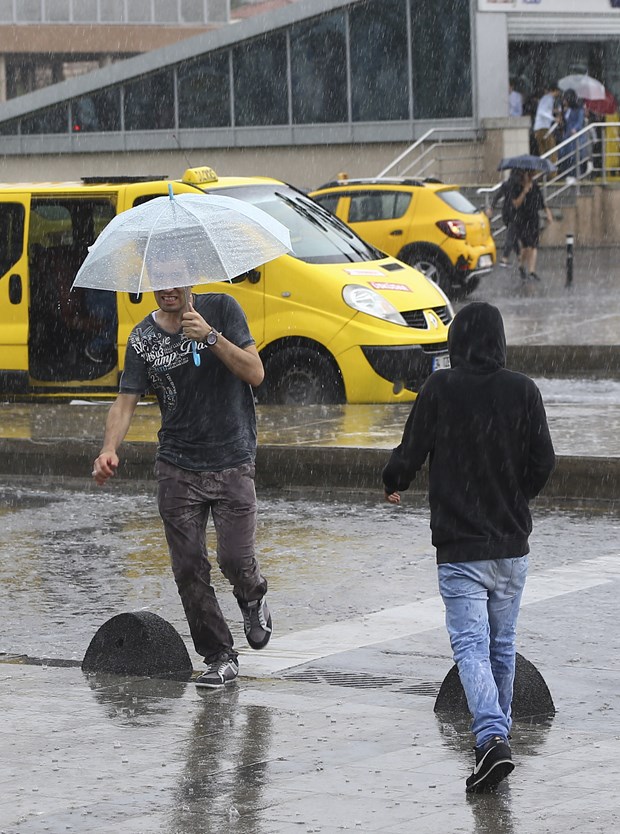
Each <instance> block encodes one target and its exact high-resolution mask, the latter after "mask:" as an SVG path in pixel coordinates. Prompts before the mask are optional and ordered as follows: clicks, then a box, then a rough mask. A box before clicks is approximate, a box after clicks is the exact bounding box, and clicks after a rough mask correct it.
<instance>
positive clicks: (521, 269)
mask: <svg viewBox="0 0 620 834" xmlns="http://www.w3.org/2000/svg"><path fill="white" fill-rule="evenodd" d="M519 275H520V276H521V280H522V281H523V283H525V282H526V281H527V272H526V271H525V267H524V266H520V267H519Z"/></svg>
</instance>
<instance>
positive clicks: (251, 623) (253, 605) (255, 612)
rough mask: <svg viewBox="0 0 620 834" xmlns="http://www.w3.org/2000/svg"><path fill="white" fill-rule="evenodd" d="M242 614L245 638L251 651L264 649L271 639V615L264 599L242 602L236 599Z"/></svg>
mask: <svg viewBox="0 0 620 834" xmlns="http://www.w3.org/2000/svg"><path fill="white" fill-rule="evenodd" d="M237 602H238V603H239V608H240V609H241V613H242V614H243V630H244V631H245V637H246V640H247V641H248V643H249V644H250V646H251V647H252V648H253V649H264V648H265V646H266V645H267V643H268V642H269V639H270V638H271V630H272V629H271V614H270V613H269V609H268V608H267V603H266V602H265V598H264V597H263V598H262V599H254V600H252V601H251V602H244V601H243V600H241V599H238V600H237Z"/></svg>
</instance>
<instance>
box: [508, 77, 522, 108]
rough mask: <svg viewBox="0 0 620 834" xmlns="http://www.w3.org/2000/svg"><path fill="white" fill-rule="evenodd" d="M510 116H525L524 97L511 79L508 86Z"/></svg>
mask: <svg viewBox="0 0 620 834" xmlns="http://www.w3.org/2000/svg"><path fill="white" fill-rule="evenodd" d="M508 115H509V116H522V115H523V95H522V94H521V93H520V92H519V90H517V89H516V87H515V82H514V81H513V80H512V78H511V79H510V84H509V85H508Z"/></svg>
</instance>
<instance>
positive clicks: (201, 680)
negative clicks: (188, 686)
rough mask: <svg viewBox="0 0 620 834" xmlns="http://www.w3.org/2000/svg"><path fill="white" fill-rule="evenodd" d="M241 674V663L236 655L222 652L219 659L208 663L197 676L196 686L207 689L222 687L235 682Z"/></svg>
mask: <svg viewBox="0 0 620 834" xmlns="http://www.w3.org/2000/svg"><path fill="white" fill-rule="evenodd" d="M238 674H239V664H238V663H237V659H236V658H235V657H231V656H230V655H228V654H221V655H220V656H219V658H217V660H213V661H211V662H210V663H207V668H206V669H205V671H204V672H203V673H202V675H200V676H199V677H197V678H196V680H195V681H194V683H195V684H196V686H202V687H206V688H207V689H221V688H223V687H224V686H226V685H227V684H229V683H233V681H235V680H236V679H237V675H238Z"/></svg>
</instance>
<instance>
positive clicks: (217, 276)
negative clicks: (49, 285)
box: [73, 185, 291, 293]
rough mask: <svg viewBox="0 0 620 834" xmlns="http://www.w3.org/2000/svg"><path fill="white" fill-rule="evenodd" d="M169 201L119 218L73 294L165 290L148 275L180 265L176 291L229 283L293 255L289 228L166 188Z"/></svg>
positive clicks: (238, 205) (223, 200) (239, 204)
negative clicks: (84, 289) (85, 290)
mask: <svg viewBox="0 0 620 834" xmlns="http://www.w3.org/2000/svg"><path fill="white" fill-rule="evenodd" d="M169 193H170V196H169V197H156V198H155V199H154V200H150V201H149V202H147V203H143V204H142V205H140V206H136V207H135V208H132V209H129V210H128V211H124V212H121V214H117V215H116V217H114V218H113V219H112V221H111V222H110V223H109V224H108V225H107V226H106V227H105V229H104V230H103V231H102V232H101V234H100V235H99V237H98V238H97V240H96V241H95V242H94V243H93V245H92V246H91V247H90V248H89V251H88V255H87V257H86V259H85V260H84V263H83V264H82V266H81V267H80V269H79V271H78V273H77V275H76V277H75V281H74V282H73V287H90V288H91V289H96V290H113V291H120V292H130V293H141V292H148V291H151V290H158V289H160V290H163V289H169V286H160V285H159V284H158V279H157V277H156V275H155V272H156V270H153V266H155V265H156V264H158V263H160V262H162V261H167V262H169V261H182V262H183V263H184V265H185V269H184V270H183V274H181V273H180V274H179V275H178V276H175V286H176V287H191V286H194V285H195V284H209V283H211V282H214V281H227V280H231V279H232V278H235V277H236V276H237V275H241V274H243V273H244V272H247V271H248V270H250V269H253V268H254V267H256V266H259V265H260V264H264V263H266V262H267V261H270V260H273V258H277V257H278V256H279V255H282V254H283V253H285V252H287V251H290V249H291V240H290V234H289V231H288V229H287V228H286V226H284V225H283V224H282V223H280V222H279V221H278V220H275V219H274V218H273V217H271V216H270V215H269V214H267V213H266V212H264V211H263V210H262V209H259V208H256V207H255V206H253V205H251V204H250V203H245V202H243V201H242V200H236V199H235V198H234V197H224V196H217V195H205V194H179V195H174V194H173V193H172V186H171V185H170V186H169ZM161 280H164V281H165V280H169V279H166V278H165V277H164V278H163V279H161ZM161 280H160V283H161Z"/></svg>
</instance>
